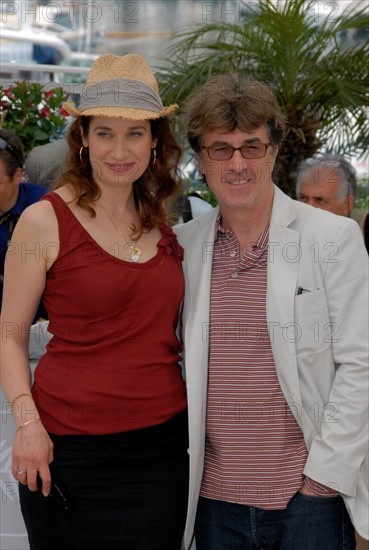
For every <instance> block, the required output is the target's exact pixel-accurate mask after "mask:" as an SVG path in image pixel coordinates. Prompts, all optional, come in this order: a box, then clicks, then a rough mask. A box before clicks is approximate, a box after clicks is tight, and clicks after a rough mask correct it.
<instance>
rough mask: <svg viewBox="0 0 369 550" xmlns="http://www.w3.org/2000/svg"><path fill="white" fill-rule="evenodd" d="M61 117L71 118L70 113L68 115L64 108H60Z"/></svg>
mask: <svg viewBox="0 0 369 550" xmlns="http://www.w3.org/2000/svg"><path fill="white" fill-rule="evenodd" d="M59 115H61V116H69V113H68V112H67V111H66V110H65V109H63V107H60V109H59Z"/></svg>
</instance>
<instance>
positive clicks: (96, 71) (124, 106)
mask: <svg viewBox="0 0 369 550" xmlns="http://www.w3.org/2000/svg"><path fill="white" fill-rule="evenodd" d="M177 108H178V105H176V104H173V105H169V107H164V106H163V103H162V100H161V99H160V95H159V86H158V83H157V81H156V78H155V76H154V74H153V72H152V70H151V68H150V67H149V65H148V64H147V62H146V60H145V59H144V58H143V57H141V56H140V55H136V54H128V55H123V56H118V55H112V54H107V55H102V56H100V57H99V58H98V59H97V60H96V61H95V63H94V64H93V65H92V67H91V69H90V71H89V73H88V76H87V80H86V84H85V85H84V87H83V89H82V92H81V101H80V105H79V107H75V105H74V103H64V105H63V109H65V110H66V111H67V113H69V114H70V115H71V116H73V117H76V118H78V117H80V116H101V117H113V118H124V119H130V120H150V119H155V118H160V117H166V116H168V115H170V114H171V113H173V111H175V110H176V109H177Z"/></svg>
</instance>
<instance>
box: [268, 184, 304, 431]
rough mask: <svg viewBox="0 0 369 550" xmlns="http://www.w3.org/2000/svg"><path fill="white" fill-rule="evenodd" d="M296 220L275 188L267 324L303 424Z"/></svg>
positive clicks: (289, 400) (285, 389) (282, 377)
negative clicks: (298, 357) (296, 312)
mask: <svg viewBox="0 0 369 550" xmlns="http://www.w3.org/2000/svg"><path fill="white" fill-rule="evenodd" d="M295 218H296V215H295V209H294V207H293V202H292V200H291V199H290V198H289V197H286V196H285V195H284V194H283V193H282V192H281V191H280V190H279V189H278V188H275V196H274V203H273V209H272V216H271V222H270V232H269V248H268V254H269V258H268V260H269V261H268V274H267V281H268V282H267V322H268V327H269V334H270V340H271V345H272V350H273V356H274V361H275V365H276V369H277V374H278V378H279V383H280V385H281V388H282V390H283V393H284V396H285V398H286V401H287V403H288V404H289V406H290V408H291V410H292V412H293V413H294V415H295V418H296V420H297V421H300V419H301V412H302V401H301V392H300V384H299V378H298V370H297V361H296V348H295V343H296V339H297V338H298V337H299V335H298V331H299V327H297V326H296V324H295V323H294V321H293V320H294V302H295V295H296V292H297V280H298V266H299V258H300V246H299V233H298V232H297V231H295V230H293V229H290V228H289V227H288V226H289V225H290V224H291V223H292V222H293V221H294V220H295ZM299 423H300V422H299Z"/></svg>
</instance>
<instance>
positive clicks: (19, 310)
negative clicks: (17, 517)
mask: <svg viewBox="0 0 369 550" xmlns="http://www.w3.org/2000/svg"><path fill="white" fill-rule="evenodd" d="M64 108H65V109H66V110H67V111H68V113H69V114H71V115H72V116H74V117H76V118H77V120H76V121H75V122H74V123H73V124H72V126H71V128H70V132H69V136H68V142H69V146H70V150H71V152H70V158H69V167H68V168H69V169H68V170H67V171H66V173H65V174H64V176H63V178H62V181H61V184H60V185H59V186H58V188H57V189H56V191H55V192H53V193H48V194H47V195H46V196H45V197H44V199H42V201H40V202H39V203H37V204H35V205H33V206H32V207H30V208H29V209H27V210H26V211H25V213H24V214H23V216H22V217H21V219H20V220H19V223H18V225H17V228H16V231H15V232H14V237H13V244H14V246H13V247H12V250H13V254H12V255H9V257H8V261H7V271H6V274H5V297H4V306H3V315H2V327H3V339H2V341H3V342H5V341H6V342H5V343H4V346H3V349H2V383H3V387H4V391H5V393H6V396H7V398H8V399H9V401H11V403H12V410H13V414H14V418H15V422H16V434H15V439H14V444H13V457H12V471H13V475H14V476H15V477H16V478H17V479H18V480H19V482H20V500H21V508H22V513H23V516H24V520H25V523H26V527H27V531H28V536H29V541H30V545H31V549H32V550H33V549H37V550H38V549H45V550H46V549H48V550H49V549H50V548H53V549H59V548H60V549H61V548H63V549H65V548H68V549H78V550H80V549H84V548H86V549H89V550H91V549H99V550H101V548H104V547H106V548H109V550H111V549H118V548H119V549H120V550H121V549H123V548H124V549H132V550H133V549H134V550H139V549H145V550H146V549H149V548H150V550H151V549H154V548H157V549H168V550H174V549H176V548H179V547H180V543H181V538H182V531H183V526H184V520H185V513H186V505H187V484H188V455H187V446H188V441H187V413H186V395H185V386H184V382H183V379H182V376H181V371H180V367H179V365H178V361H179V351H180V346H181V342H180V338H179V337H178V335H177V334H176V327H177V322H178V317H179V311H180V305H181V302H182V297H183V276H182V268H181V259H182V249H181V248H180V246H179V245H178V243H177V241H176V238H175V236H174V233H173V232H172V230H171V229H170V228H169V227H168V226H166V211H165V201H166V200H167V199H168V198H169V197H170V196H172V195H173V194H174V193H175V192H176V190H177V184H176V181H175V179H174V177H173V175H174V174H175V170H176V167H177V163H178V160H179V155H180V150H179V148H178V146H177V144H176V142H175V140H174V138H173V136H172V134H171V132H170V130H169V126H168V121H167V119H166V118H165V117H167V116H168V115H169V114H171V113H172V112H173V111H174V110H175V108H176V105H171V106H169V107H163V104H162V102H161V99H160V97H159V94H158V86H157V82H156V80H155V77H154V75H153V74H152V72H151V70H150V68H149V66H148V65H147V64H146V62H145V60H144V59H143V58H142V57H140V56H138V55H127V56H123V57H118V56H114V55H104V56H101V57H100V58H99V59H98V60H97V61H96V62H95V63H94V65H93V66H92V68H91V70H90V72H89V76H88V79H87V82H86V86H85V88H84V91H83V94H82V97H81V104H80V107H79V108H78V109H76V108H75V107H73V105H71V104H68V103H67V104H65V105H64ZM10 272H11V275H10ZM41 295H42V296H43V298H44V301H45V305H46V307H47V309H48V312H49V319H50V324H49V329H48V330H49V331H50V332H51V333H52V334H53V338H52V339H51V341H50V343H49V345H48V346H47V352H46V354H45V356H44V357H43V358H42V359H41V361H40V363H39V364H38V366H37V368H36V372H35V381H34V384H33V386H32V389H31V386H30V380H29V378H30V377H29V367H28V355H27V341H26V338H25V337H24V334H25V333H27V331H28V329H29V326H30V323H31V321H32V319H33V315H34V310H35V308H36V306H37V303H38V301H39V299H40V297H41ZM10 326H13V327H14V326H17V327H22V328H20V329H19V331H13V334H10V330H8V333H7V327H10ZM38 488H39V490H37V489H38ZM48 495H49V496H48Z"/></svg>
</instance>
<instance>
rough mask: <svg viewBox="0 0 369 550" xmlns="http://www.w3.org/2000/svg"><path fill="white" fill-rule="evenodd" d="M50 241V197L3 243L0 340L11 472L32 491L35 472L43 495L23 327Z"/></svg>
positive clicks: (53, 234)
mask: <svg viewBox="0 0 369 550" xmlns="http://www.w3.org/2000/svg"><path fill="white" fill-rule="evenodd" d="M50 242H53V243H55V242H58V228H57V221H56V218H55V214H54V212H53V210H52V207H51V205H50V203H48V202H41V203H36V204H34V205H32V206H30V207H29V208H27V209H26V210H25V212H24V213H23V214H22V216H21V217H20V219H19V222H18V223H17V226H16V228H15V230H14V233H13V238H12V241H11V243H10V245H9V248H8V253H7V256H6V260H5V277H4V294H3V305H2V311H1V340H0V345H1V347H0V353H1V361H0V368H1V383H2V387H3V390H4V393H5V395H6V397H7V399H8V400H9V402H10V403H11V406H12V412H13V415H14V420H15V424H16V433H15V437H14V443H13V456H12V472H13V475H14V477H15V478H16V479H19V481H20V482H22V483H27V484H28V487H29V488H30V489H31V490H33V491H36V490H37V479H36V478H37V473H39V474H40V476H41V478H42V481H43V493H44V494H45V495H47V494H48V493H49V491H50V471H49V467H48V465H49V463H50V462H51V461H52V460H53V454H52V442H51V440H50V438H49V436H48V434H47V432H46V430H45V429H44V427H43V425H42V422H41V420H40V417H39V414H38V411H37V408H36V405H35V403H34V401H33V399H32V395H31V377H30V369H29V361H28V333H29V328H30V325H31V323H32V319H33V317H34V314H35V311H36V309H37V306H38V304H39V301H40V299H41V296H42V292H43V290H44V286H45V280H46V273H47V270H48V268H49V267H50V265H52V262H53V259H54V258H49V257H48V250H51V247H49V246H48V244H49V243H50ZM52 249H53V251H55V245H54V246H53V248H52ZM19 470H21V473H20V472H19ZM23 471H24V472H25V473H22V472H23Z"/></svg>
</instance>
